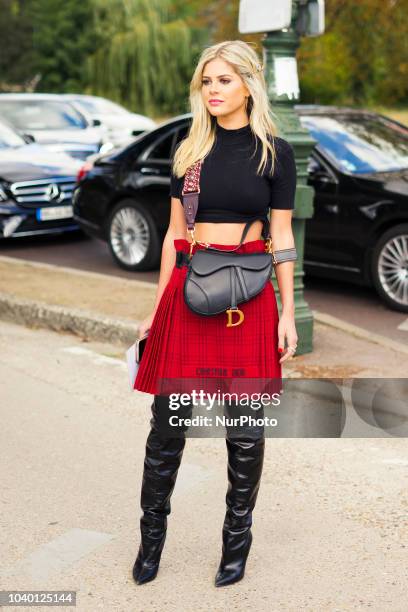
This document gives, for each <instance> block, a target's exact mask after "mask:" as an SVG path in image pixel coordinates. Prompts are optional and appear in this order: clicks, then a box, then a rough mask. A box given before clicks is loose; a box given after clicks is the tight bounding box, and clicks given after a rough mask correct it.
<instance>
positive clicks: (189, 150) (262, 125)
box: [173, 40, 277, 178]
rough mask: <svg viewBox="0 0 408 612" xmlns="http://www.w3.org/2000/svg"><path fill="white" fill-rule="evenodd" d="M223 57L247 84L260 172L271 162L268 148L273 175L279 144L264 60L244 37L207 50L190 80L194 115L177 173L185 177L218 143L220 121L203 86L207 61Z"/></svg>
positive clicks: (176, 162) (182, 144)
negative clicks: (275, 139)
mask: <svg viewBox="0 0 408 612" xmlns="http://www.w3.org/2000/svg"><path fill="white" fill-rule="evenodd" d="M215 58H220V59H222V60H224V61H225V62H228V64H230V65H231V67H232V68H233V70H234V71H235V72H236V73H237V74H238V75H239V76H240V77H241V79H242V80H243V82H244V84H245V85H246V86H247V88H248V90H249V92H250V96H249V99H248V105H247V113H248V115H249V117H248V118H249V124H250V127H251V130H252V132H253V133H254V134H255V135H256V136H258V138H259V140H260V142H261V144H262V156H261V161H260V163H259V166H258V169H257V172H259V173H262V172H263V171H264V169H265V166H266V164H267V161H268V151H270V153H271V155H272V167H271V174H273V171H274V160H275V146H274V143H273V138H271V136H276V135H277V128H276V125H275V123H274V121H273V119H272V116H273V115H274V113H273V111H272V109H271V106H270V103H269V99H268V95H267V91H266V82H265V77H264V74H263V70H262V63H261V62H260V61H259V58H258V56H257V54H256V52H255V50H254V49H252V47H251V46H250V45H249V44H247V43H246V42H244V41H242V40H227V41H224V42H221V43H218V44H216V45H212V46H211V47H208V48H206V49H204V51H203V52H202V54H201V56H200V59H199V61H198V64H197V67H196V69H195V71H194V74H193V76H192V79H191V82H190V107H191V112H192V115H193V118H192V122H191V125H190V129H189V132H188V135H187V136H186V138H184V139H183V140H182V141H181V142H180V143H179V144H178V146H177V149H176V152H175V154H174V159H173V172H174V174H175V176H177V177H178V178H180V177H182V176H184V174H185V172H186V170H187V168H188V167H189V166H191V165H192V164H193V163H194V162H196V161H197V160H199V159H203V158H204V157H205V156H206V155H207V154H208V153H209V152H210V150H211V148H212V146H213V144H214V142H215V134H216V120H215V117H212V116H211V115H210V113H209V112H208V110H207V108H206V107H205V104H204V101H203V98H202V94H201V88H202V82H201V81H202V74H203V70H204V68H205V66H206V64H207V63H208V62H209V61H211V60H213V59H215Z"/></svg>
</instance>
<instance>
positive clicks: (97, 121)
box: [92, 119, 102, 127]
mask: <svg viewBox="0 0 408 612" xmlns="http://www.w3.org/2000/svg"><path fill="white" fill-rule="evenodd" d="M92 125H93V127H99V126H100V125H102V121H101V120H100V119H92Z"/></svg>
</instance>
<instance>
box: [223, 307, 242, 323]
mask: <svg viewBox="0 0 408 612" xmlns="http://www.w3.org/2000/svg"><path fill="white" fill-rule="evenodd" d="M225 312H226V313H227V317H228V323H227V327H235V326H236V325H240V324H241V323H242V321H243V320H244V313H243V312H242V310H240V309H239V308H228V310H226V311H225ZM233 312H236V313H237V314H239V320H238V321H237V322H236V323H233V322H232V313H233Z"/></svg>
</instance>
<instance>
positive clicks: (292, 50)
mask: <svg viewBox="0 0 408 612" xmlns="http://www.w3.org/2000/svg"><path fill="white" fill-rule="evenodd" d="M296 16H297V1H296V0H295V1H294V3H293V10H292V23H291V25H290V28H288V30H287V31H284V30H281V31H276V32H268V33H267V34H266V35H265V38H264V39H263V41H262V45H263V53H264V66H265V78H266V82H267V87H268V96H269V99H270V101H271V104H272V110H273V111H274V113H275V115H276V116H277V119H276V118H275V121H276V123H277V127H278V130H279V133H280V136H282V138H285V139H286V140H287V141H288V142H290V143H291V145H292V146H293V148H294V151H295V158H296V167H297V188H296V196H295V210H294V211H293V225H292V227H293V234H294V238H295V244H296V250H297V253H298V260H297V261H296V265H295V279H294V290H295V321H296V330H297V333H298V347H297V354H298V355H301V354H304V353H310V352H311V351H312V350H313V314H312V311H311V310H310V308H309V305H308V304H307V303H306V301H305V299H304V295H303V290H304V285H303V276H304V271H303V253H304V241H305V220H306V219H308V218H310V217H312V215H313V198H314V189H313V188H312V187H310V186H309V185H307V184H306V183H307V164H308V157H309V155H310V152H311V150H312V148H313V146H314V144H315V142H316V141H315V139H314V138H312V137H311V135H310V134H309V132H308V131H307V130H305V129H304V128H303V127H302V126H301V123H300V120H299V117H298V115H297V113H296V112H295V110H294V105H295V104H297V103H298V102H299V96H298V92H297V90H296V89H297V88H296V87H292V89H290V88H289V89H290V91H291V93H290V94H289V96H288V94H287V93H282V91H281V89H282V87H281V85H282V74H285V73H286V77H288V78H289V77H290V75H292V76H296V78H292V79H291V82H292V83H296V82H297V64H296V49H297V47H298V46H299V42H300V41H299V36H298V34H297V33H296V32H295V29H294V22H295V19H296ZM272 282H273V286H274V288H275V292H276V297H277V302H278V308H279V312H281V311H282V304H281V301H280V295H279V287H278V284H277V281H276V276H273V278H272Z"/></svg>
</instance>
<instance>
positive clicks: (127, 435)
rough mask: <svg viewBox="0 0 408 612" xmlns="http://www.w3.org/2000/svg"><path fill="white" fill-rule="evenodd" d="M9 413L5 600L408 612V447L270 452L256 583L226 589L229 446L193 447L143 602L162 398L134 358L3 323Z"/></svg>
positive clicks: (271, 448)
mask: <svg viewBox="0 0 408 612" xmlns="http://www.w3.org/2000/svg"><path fill="white" fill-rule="evenodd" d="M0 397H1V402H0V418H1V423H2V427H1V428H0V444H1V449H2V461H3V471H2V486H1V492H0V504H1V508H2V511H1V515H0V524H1V529H0V547H1V551H2V554H1V565H0V580H1V588H2V589H3V590H28V589H30V590H37V591H38V590H53V591H55V590H74V591H76V592H77V605H76V608H75V609H76V610H79V611H81V612H82V611H83V612H89V611H90V610H92V611H94V610H115V611H117V612H130V611H131V612H156V611H159V610H166V612H180V610H183V611H184V612H208V611H209V610H211V611H212V612H224V610H236V611H238V612H241V611H242V612H244V611H247V610H248V609H249V608H250V609H251V610H254V611H256V612H264V611H265V612H271V611H273V612H278V611H279V612H299V611H302V612H303V611H304V612H340V611H346V610H347V611H348V612H352V611H356V612H357V611H358V612H361V611H363V610H369V611H371V612H383V611H384V610H390V611H391V610H392V612H406V609H407V605H406V604H407V599H406V594H407V574H406V555H407V547H408V531H407V527H408V521H407V509H408V505H407V504H408V499H407V466H408V455H407V447H406V441H405V439H404V438H395V437H387V438H377V437H374V438H371V437H369V438H359V437H358V438H344V439H341V440H340V439H330V438H316V439H310V438H309V439H307V438H305V439H303V438H275V439H274V438H272V439H271V438H267V440H266V451H265V462H264V470H263V476H262V481H261V486H260V491H259V496H258V500H257V504H256V507H255V510H254V525H253V534H254V540H253V545H252V548H251V552H250V556H249V559H248V563H247V569H246V573H245V577H244V580H243V581H241V582H239V583H237V584H235V585H231V586H229V587H224V588H223V589H217V588H216V587H215V586H214V585H213V580H214V576H215V572H216V569H217V567H218V563H219V558H220V554H221V527H222V521H223V519H224V514H225V494H226V491H227V462H226V449H225V440H224V439H223V438H209V437H207V438H189V439H188V440H187V444H186V449H185V451H184V455H183V460H182V463H181V467H180V470H179V475H178V478H177V482H176V486H175V491H174V493H173V496H172V504H171V505H172V512H171V515H170V517H169V527H168V535H167V539H166V543H165V548H164V551H163V555H162V560H161V565H160V569H159V574H158V576H157V578H156V580H154V581H153V582H151V583H148V584H145V585H142V586H138V585H136V584H135V583H134V582H133V581H132V577H131V567H132V565H133V562H134V558H135V556H136V553H137V549H138V545H139V517H140V507H139V499H140V498H139V495H140V486H141V478H142V469H143V459H144V447H145V441H146V436H147V433H148V430H149V418H150V404H151V399H152V396H150V395H148V394H143V393H140V392H132V391H130V389H129V386H128V380H127V372H126V366H125V363H124V355H122V354H121V352H120V351H118V349H117V348H116V347H112V346H110V345H105V344H100V343H95V342H81V340H80V339H79V338H77V337H74V336H70V335H69V334H57V333H54V332H51V331H48V330H40V329H37V330H31V329H27V328H25V327H23V326H18V325H14V324H8V323H4V322H0ZM4 609H7V610H8V609H10V610H11V609H14V608H9V607H7V608H4ZM19 609H22V610H31V608H27V607H25V606H23V607H22V608H19ZM64 609H65V608H64ZM69 609H73V608H71V607H70V608H69ZM36 610H39V612H41V611H42V610H44V612H45V611H46V610H49V608H48V607H42V606H40V607H36Z"/></svg>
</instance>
